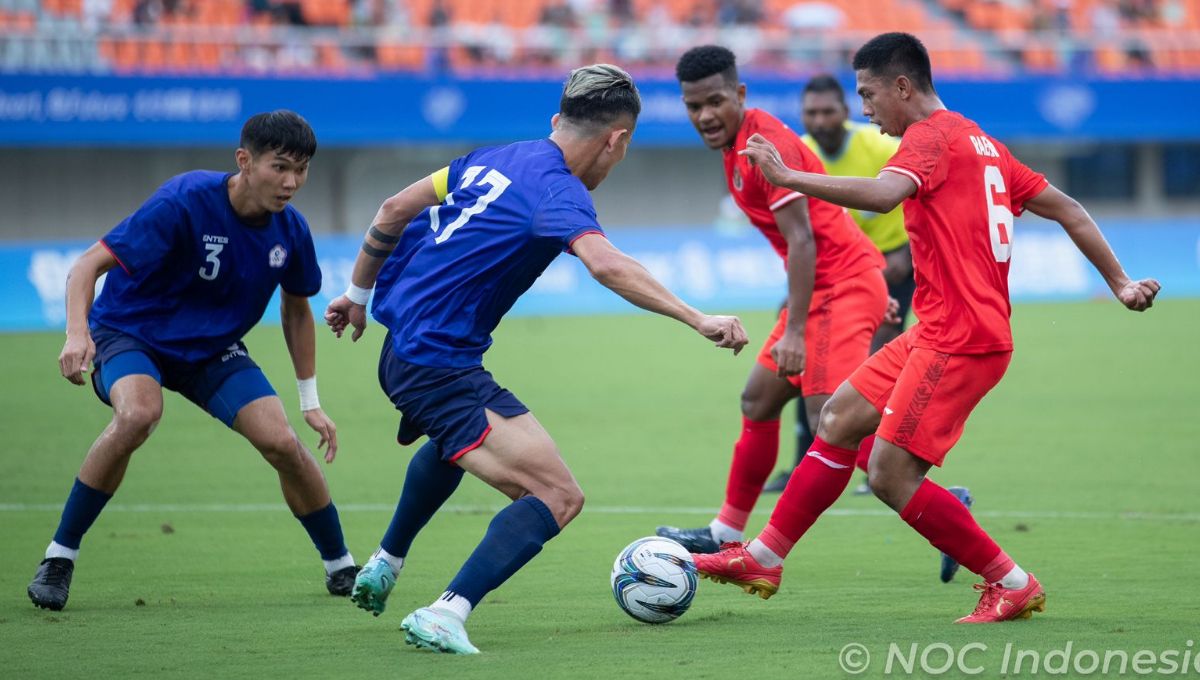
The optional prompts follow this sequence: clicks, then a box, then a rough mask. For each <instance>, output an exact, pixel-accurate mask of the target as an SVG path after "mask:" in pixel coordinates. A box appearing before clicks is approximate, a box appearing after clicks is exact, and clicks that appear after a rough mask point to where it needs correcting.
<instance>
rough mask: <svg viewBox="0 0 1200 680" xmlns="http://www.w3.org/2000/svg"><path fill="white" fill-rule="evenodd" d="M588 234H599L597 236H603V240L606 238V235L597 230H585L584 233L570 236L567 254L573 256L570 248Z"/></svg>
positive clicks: (573, 252)
mask: <svg viewBox="0 0 1200 680" xmlns="http://www.w3.org/2000/svg"><path fill="white" fill-rule="evenodd" d="M588 234H599V235H601V236H603V237H604V238H608V235H607V234H605V233H604V232H603V231H601V230H599V229H585V230H584V231H581V232H579V233H578V234H575V235H574V236H572V237H571V240H570V241H567V253H569V254H571V255H574V254H575V251H574V250H572V249H571V246H573V245H575V242H576V241H578V240H579V239H581V238H583V237H584V236H587V235H588Z"/></svg>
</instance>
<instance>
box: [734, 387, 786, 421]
mask: <svg viewBox="0 0 1200 680" xmlns="http://www.w3.org/2000/svg"><path fill="white" fill-rule="evenodd" d="M782 411H783V408H782V407H781V406H779V405H777V404H771V403H769V400H768V399H764V398H763V397H762V395H760V394H757V393H754V392H751V391H750V390H746V391H744V392H742V415H743V416H745V417H746V419H747V420H753V421H766V420H779V415H780V413H782Z"/></svg>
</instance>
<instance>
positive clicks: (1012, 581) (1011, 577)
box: [1000, 564, 1029, 590]
mask: <svg viewBox="0 0 1200 680" xmlns="http://www.w3.org/2000/svg"><path fill="white" fill-rule="evenodd" d="M1027 585H1029V574H1026V573H1025V570H1024V569H1022V568H1020V567H1018V566H1017V565H1015V564H1014V565H1013V568H1012V569H1010V570H1009V572H1008V573H1007V574H1005V575H1004V578H1002V579H1000V586H1001V587H1003V588H1008V589H1009V590H1020V589H1022V588H1024V587H1025V586H1027Z"/></svg>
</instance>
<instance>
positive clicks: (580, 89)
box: [558, 64, 642, 126]
mask: <svg viewBox="0 0 1200 680" xmlns="http://www.w3.org/2000/svg"><path fill="white" fill-rule="evenodd" d="M558 112H559V114H561V115H562V116H563V117H564V118H566V119H567V120H569V121H571V122H573V123H581V124H584V125H596V126H599V125H609V124H611V123H612V122H613V121H615V120H617V119H618V118H620V117H621V116H629V117H631V118H633V120H634V122H635V123H636V122H637V118H638V115H640V114H641V112H642V96H641V95H640V94H638V89H637V85H635V84H634V83H633V77H632V76H630V75H629V74H628V73H626V72H625V71H624V70H623V69H621V68H619V67H617V66H613V65H612V64H592V65H591V66H584V67H581V68H577V69H575V70H574V71H571V75H570V77H569V78H567V82H566V84H564V85H563V92H562V98H561V99H560V100H559V102H558Z"/></svg>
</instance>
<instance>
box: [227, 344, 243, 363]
mask: <svg viewBox="0 0 1200 680" xmlns="http://www.w3.org/2000/svg"><path fill="white" fill-rule="evenodd" d="M244 356H249V355H248V354H246V350H244V349H242V348H241V346H240V345H238V344H237V343H234V344H232V345H230V346H229V347H228V348H227V349H226V350H225V353H224V354H222V355H221V363H225V362H226V361H229V360H230V359H232V358H234V357H244Z"/></svg>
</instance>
